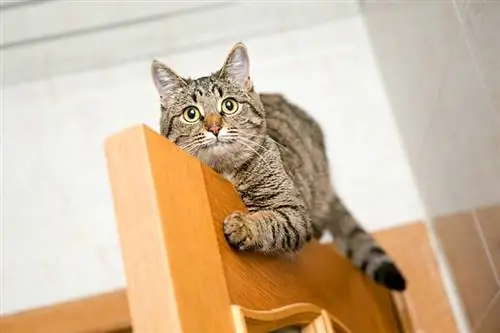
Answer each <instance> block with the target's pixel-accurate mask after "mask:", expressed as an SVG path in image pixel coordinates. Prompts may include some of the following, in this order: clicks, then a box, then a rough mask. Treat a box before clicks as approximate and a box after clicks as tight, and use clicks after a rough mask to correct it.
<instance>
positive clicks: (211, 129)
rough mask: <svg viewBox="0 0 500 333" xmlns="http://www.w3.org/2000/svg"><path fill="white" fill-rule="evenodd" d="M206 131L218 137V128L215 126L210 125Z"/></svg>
mask: <svg viewBox="0 0 500 333" xmlns="http://www.w3.org/2000/svg"><path fill="white" fill-rule="evenodd" d="M207 130H208V131H209V132H210V133H213V135H215V136H217V135H219V131H220V126H217V125H211V126H209V127H208V128H207Z"/></svg>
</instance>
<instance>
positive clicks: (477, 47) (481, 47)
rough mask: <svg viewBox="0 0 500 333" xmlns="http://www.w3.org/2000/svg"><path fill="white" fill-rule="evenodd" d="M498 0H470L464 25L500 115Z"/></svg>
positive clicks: (499, 3)
mask: <svg viewBox="0 0 500 333" xmlns="http://www.w3.org/2000/svg"><path fill="white" fill-rule="evenodd" d="M499 17H500V2H498V1H486V0H483V1H481V0H470V1H469V3H468V5H467V10H466V14H465V19H464V27H465V31H466V33H467V36H468V38H469V39H470V42H471V47H472V49H473V52H474V54H475V55H476V57H477V59H478V62H479V66H480V70H481V74H482V76H483V78H484V81H485V85H486V89H487V91H488V93H489V94H490V96H491V98H492V101H493V103H494V105H495V110H496V112H497V115H499V117H500V75H498V73H500V57H499V56H498V55H499V54H500V38H498V32H499V31H500V19H499ZM499 119H500V118H499Z"/></svg>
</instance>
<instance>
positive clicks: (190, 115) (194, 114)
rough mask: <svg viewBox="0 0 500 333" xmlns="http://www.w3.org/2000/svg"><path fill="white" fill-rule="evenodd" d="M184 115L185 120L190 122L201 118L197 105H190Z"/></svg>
mask: <svg viewBox="0 0 500 333" xmlns="http://www.w3.org/2000/svg"><path fill="white" fill-rule="evenodd" d="M182 116H183V117H184V120H185V121H187V122H188V123H194V122H197V121H198V120H200V118H201V113H200V110H198V108H197V107H196V106H188V107H187V108H186V109H185V110H184V113H183V114H182Z"/></svg>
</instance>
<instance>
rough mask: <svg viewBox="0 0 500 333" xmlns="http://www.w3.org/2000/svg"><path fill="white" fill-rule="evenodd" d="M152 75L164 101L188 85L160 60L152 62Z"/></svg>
mask: <svg viewBox="0 0 500 333" xmlns="http://www.w3.org/2000/svg"><path fill="white" fill-rule="evenodd" d="M151 75H152V76H153V82H154V84H155V86H156V89H157V90H158V94H160V96H161V99H162V102H166V101H167V100H168V99H169V98H170V97H171V96H172V95H173V94H174V93H175V91H176V90H178V89H179V88H181V87H183V86H185V85H186V82H185V81H184V80H183V79H182V78H181V77H180V76H179V75H177V74H176V73H175V72H174V71H173V70H171V69H170V68H169V67H168V66H166V65H164V64H162V63H161V62H159V61H158V60H153V62H152V63H151Z"/></svg>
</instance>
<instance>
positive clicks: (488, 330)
mask: <svg viewBox="0 0 500 333" xmlns="http://www.w3.org/2000/svg"><path fill="white" fill-rule="evenodd" d="M474 332H475V333H498V332H500V297H498V296H497V297H496V299H495V301H494V302H493V304H492V306H491V308H490V309H489V311H488V313H487V314H486V317H485V318H484V319H483V321H482V322H481V323H480V324H479V326H478V327H477V328H476V329H475V330H474Z"/></svg>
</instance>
